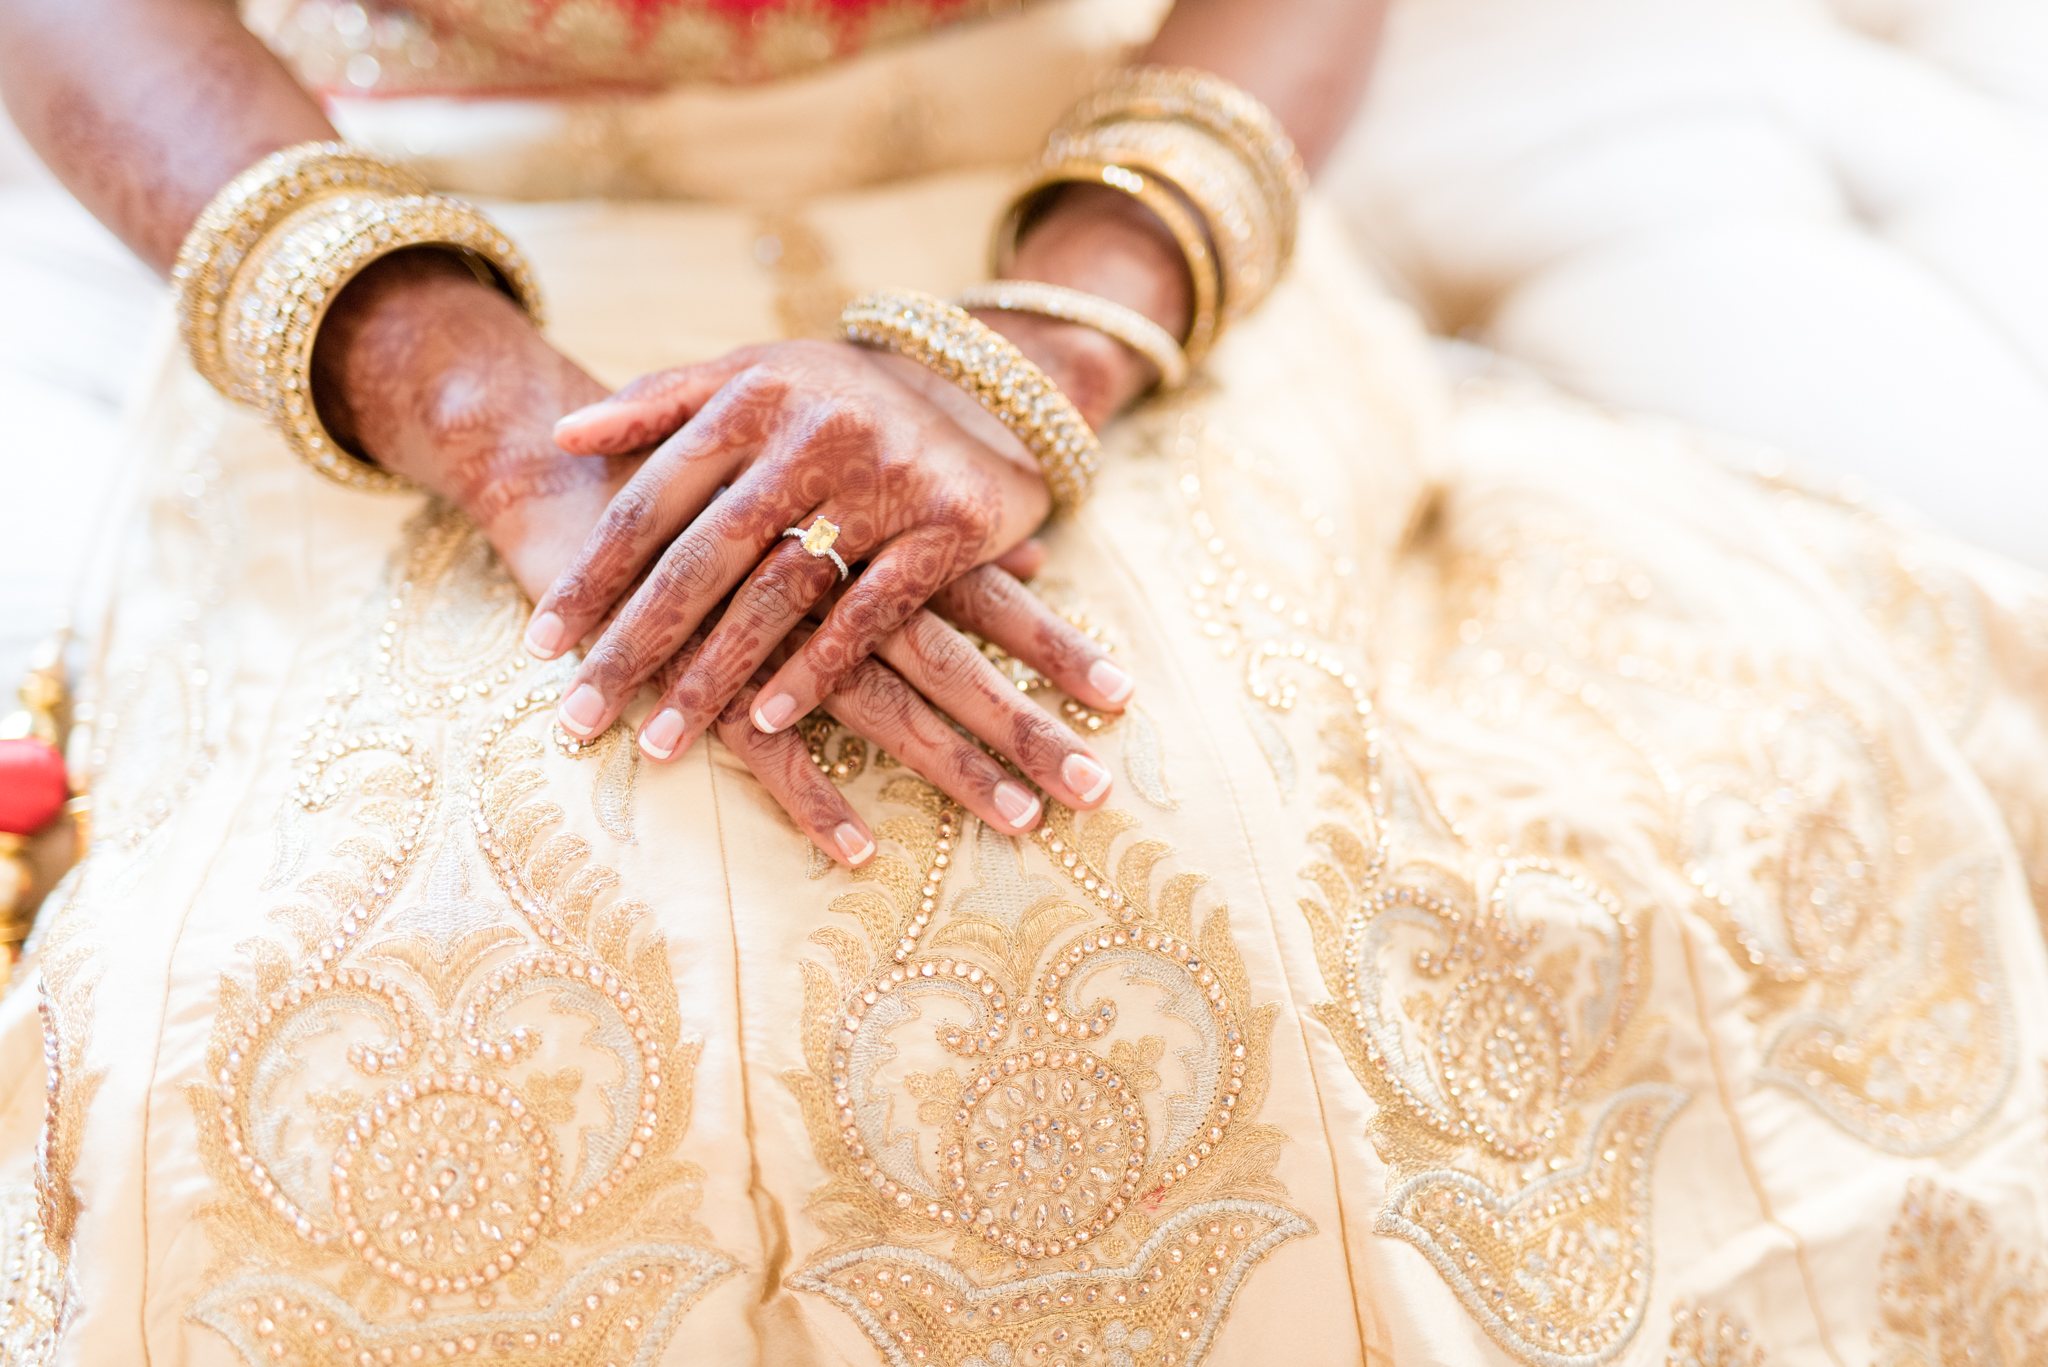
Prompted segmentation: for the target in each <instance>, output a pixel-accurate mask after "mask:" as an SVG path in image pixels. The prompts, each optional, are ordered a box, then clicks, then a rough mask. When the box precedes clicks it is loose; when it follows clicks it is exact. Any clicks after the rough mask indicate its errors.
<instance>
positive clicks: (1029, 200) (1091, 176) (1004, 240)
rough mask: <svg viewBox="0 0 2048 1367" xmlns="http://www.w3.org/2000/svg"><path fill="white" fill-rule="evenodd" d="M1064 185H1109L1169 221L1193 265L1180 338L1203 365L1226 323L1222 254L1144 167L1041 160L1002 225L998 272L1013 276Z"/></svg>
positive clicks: (995, 262)
mask: <svg viewBox="0 0 2048 1367" xmlns="http://www.w3.org/2000/svg"><path fill="white" fill-rule="evenodd" d="M1063 185H1106V186H1108V187H1109V188H1110V189H1112V190H1115V191H1117V192H1119V193H1120V194H1126V195H1129V196H1130V197H1131V198H1133V199H1135V200H1137V201H1138V203H1140V204H1142V205H1144V206H1145V207H1146V208H1147V209H1149V210H1150V211H1151V212H1152V216H1153V217H1155V218H1157V219H1158V220H1159V221H1160V222H1161V223H1162V224H1164V225H1165V227H1166V231H1167V232H1168V233H1169V234H1171V236H1172V237H1173V240H1174V243H1175V244H1176V245H1177V246H1178V247H1179V248H1180V252H1181V257H1182V259H1183V260H1184V261H1186V263H1187V270H1188V283H1189V286H1190V288H1191V292H1192V301H1191V305H1192V306H1191V309H1190V312H1189V316H1188V330H1187V335H1186V336H1184V337H1182V338H1181V339H1180V346H1181V350H1182V352H1183V353H1184V354H1185V355H1186V357H1187V362H1188V364H1189V365H1190V366H1196V365H1200V364H1201V363H1202V358H1203V357H1204V356H1206V355H1208V353H1209V348H1210V346H1211V345H1213V344H1214V342H1215V340H1216V329H1217V325H1218V323H1219V321H1220V314H1219V312H1218V307H1217V305H1218V302H1219V299H1220V296H1221V293H1222V288H1221V287H1222V280H1221V277H1220V276H1219V275H1218V273H1217V268H1216V254H1215V253H1214V252H1212V251H1211V250H1210V249H1209V233H1208V230H1207V229H1206V228H1204V227H1203V226H1202V224H1201V223H1200V222H1199V221H1197V220H1196V218H1195V216H1194V215H1193V214H1191V213H1189V212H1188V210H1187V206H1186V205H1184V204H1183V203H1182V202H1181V200H1180V196H1179V195H1177V194H1175V193H1174V191H1173V189H1172V188H1171V187H1170V186H1168V185H1166V184H1165V183H1164V182H1162V181H1161V180H1158V179H1156V178H1155V177H1153V176H1151V175H1148V174H1147V173H1146V172H1144V171H1143V170H1140V169H1138V168H1136V167H1132V166H1126V165H1123V164H1121V163H1119V162H1117V161H1114V160H1112V159H1109V158H1104V157H1098V156H1092V155H1074V156H1069V157H1062V158H1058V159H1055V160H1050V161H1048V162H1046V163H1043V164H1041V165H1040V166H1039V167H1038V168H1037V170H1036V171H1035V172H1034V173H1033V175H1032V177H1031V179H1030V180H1029V181H1028V182H1026V184H1025V186H1024V188H1023V189H1022V190H1020V191H1018V192H1017V195H1016V197H1015V198H1014V199H1012V200H1011V201H1010V208H1009V211H1008V212H1007V213H1005V214H1004V215H1003V217H1002V219H1001V220H1000V221H999V222H998V223H997V224H996V232H995V241H994V244H993V245H992V247H991V248H990V252H989V260H990V266H991V268H992V269H993V271H994V273H995V274H996V275H997V276H1004V275H1007V274H1008V272H1009V268H1010V263H1011V262H1012V261H1014V260H1015V259H1016V256H1017V244H1018V243H1019V242H1020V241H1021V240H1022V239H1023V235H1024V233H1025V231H1026V230H1027V229H1028V228H1029V227H1030V226H1031V223H1032V221H1033V219H1034V218H1035V217H1036V214H1037V210H1038V208H1039V206H1040V204H1041V203H1042V202H1043V200H1044V198H1045V195H1046V194H1047V192H1048V191H1050V190H1053V189H1055V188H1057V187H1059V186H1063Z"/></svg>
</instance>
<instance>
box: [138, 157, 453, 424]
mask: <svg viewBox="0 0 2048 1367" xmlns="http://www.w3.org/2000/svg"><path fill="white" fill-rule="evenodd" d="M426 188H427V185H426V182H425V181H424V180H422V179H420V177H419V176H418V175H417V174H416V173H414V172H413V171H411V170H409V169H407V168H406V167H404V166H401V165H399V164H398V163H397V162H394V161H390V160H388V159H386V158H384V157H380V156H377V155H376V154H374V153H370V152H362V151H358V150H356V149H354V148H351V147H348V146H346V145H345V144H342V143H338V142H305V143H300V144H298V145H297V146H295V147H287V148H285V149H284V150H283V151H280V152H273V153H271V154H270V155H269V156H267V157H265V158H263V160H261V161H259V162H257V163H256V164H255V165H254V166H251V167H250V168H249V169H248V170H246V171H244V172H242V173H241V174H240V175H238V176H236V177H235V178H234V179H233V180H231V181H229V182H228V183H227V185H226V186H225V187H223V188H222V189H221V191H220V193H219V194H217V195H215V196H214V197H213V200H212V202H210V203H209V204H208V205H207V206H206V208H205V209H204V210H203V211H201V213H200V215H199V218H198V220H197V221H196V222H195V223H194V224H193V225H192V230H191V231H190V232H189V233H187V234H186V235H185V241H184V244H183V245H182V246H180V247H179V248H178V260H177V264H176V265H175V266H173V267H172V268H171V281H172V285H173V287H174V289H175V291H176V295H177V312H178V330H179V332H180V333H181V334H182V335H183V337H184V340H185V350H186V352H187V354H189V355H190V356H191V358H192V366H193V368H194V369H195V370H197V371H198V372H199V373H200V374H201V375H203V376H205V377H206V380H207V383H209V384H211V385H212V386H213V387H214V388H215V389H218V390H219V391H220V392H221V393H223V394H225V395H227V396H228V397H229V398H231V399H235V400H237V401H238V402H241V403H256V402H257V398H256V396H255V394H253V393H251V392H248V391H245V390H239V389H237V388H236V387H235V383H234V381H233V380H232V379H231V378H230V377H229V375H228V374H227V370H226V368H225V366H224V364H223V362H222V360H221V341H220V332H221V324H222V322H223V321H224V318H225V314H224V312H223V309H224V305H225V302H226V297H227V294H228V291H229V290H230V288H231V287H232V286H233V283H234V278H235V274H236V272H237V271H239V270H240V269H241V268H242V266H243V264H244V263H245V262H246V261H247V260H248V257H249V253H250V252H251V251H252V250H253V249H254V248H255V247H256V245H257V243H259V242H261V241H262V240H263V237H264V235H265V234H266V233H268V232H269V231H270V230H271V229H272V228H274V227H275V226H276V225H277V224H278V223H279V222H280V221H281V220H282V219H284V218H285V216H286V215H288V214H291V213H293V212H295V211H297V210H298V209H300V208H302V207H304V205H305V204H306V202H307V201H309V200H313V199H318V198H322V197H325V196H328V195H334V194H341V193H346V192H357V193H361V192H378V193H384V194H394V195H416V194H423V193H425V191H426Z"/></svg>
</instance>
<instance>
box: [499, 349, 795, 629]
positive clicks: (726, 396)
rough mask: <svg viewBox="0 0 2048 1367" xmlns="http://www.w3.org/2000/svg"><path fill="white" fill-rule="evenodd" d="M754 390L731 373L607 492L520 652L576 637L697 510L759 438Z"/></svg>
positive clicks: (539, 606) (537, 609) (537, 610)
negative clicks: (698, 410) (694, 415)
mask: <svg viewBox="0 0 2048 1367" xmlns="http://www.w3.org/2000/svg"><path fill="white" fill-rule="evenodd" d="M759 397H760V395H759V394H758V393H757V387H756V386H755V385H754V384H750V383H749V382H748V380H747V377H746V376H745V375H741V376H737V377H735V378H734V380H733V381H732V382H731V383H729V384H728V385H726V387H725V388H724V389H721V390H720V391H719V393H718V396H717V397H716V398H714V399H713V400H712V401H711V403H710V404H709V405H707V406H706V408H705V409H704V412H703V413H702V414H700V415H699V421H697V422H693V423H691V424H690V425H689V426H687V427H685V428H684V429H683V430H682V431H680V432H678V433H676V434H675V435H674V436H673V437H670V438H669V439H668V440H667V441H665V442H663V443H662V444H661V446H660V447H659V448H658V449H657V450H656V451H655V452H654V454H653V455H651V456H649V457H648V458H647V460H646V462H645V463H644V464H643V465H641V467H640V468H639V470H637V471H635V472H634V475H633V477H632V478H631V479H629V480H627V481H626V484H625V487H624V488H622V489H620V490H619V492H618V493H616V494H614V495H613V496H612V501H611V502H610V503H609V504H607V505H606V506H605V510H604V512H603V514H602V515H600V516H599V518H598V520H597V526H595V527H594V528H592V529H591V532H590V536H589V538H588V539H586V540H585V541H584V543H583V548H582V549H581V550H579V551H578V552H577V553H576V558H575V559H574V560H572V561H571V562H570V564H569V568H568V569H566V570H564V571H563V572H562V573H561V574H560V575H559V576H557V577H556V579H555V582H554V583H553V584H550V585H549V586H548V590H547V592H546V593H543V594H542V595H541V596H540V601H539V602H537V603H535V604H534V605H533V616H532V617H531V618H530V619H529V620H528V622H527V624H526V649H527V650H528V652H530V653H531V654H533V655H536V656H538V657H540V658H541V659H543V660H552V659H554V658H555V657H556V656H557V655H560V654H561V653H562V652H563V651H565V650H567V649H568V648H569V647H570V646H572V645H574V644H575V643H576V642H577V641H580V640H582V639H583V636H584V633H586V632H587V631H589V630H590V629H591V628H592V627H593V626H595V625H596V624H597V622H598V621H599V620H600V619H601V618H602V617H603V616H604V614H605V612H606V611H607V610H608V609H610V608H611V607H612V606H613V605H614V604H616V603H617V602H618V600H619V598H620V597H621V596H622V595H623V594H624V593H625V590H626V586H627V585H628V584H629V583H630V582H631V581H632V579H633V576H634V575H636V574H638V573H640V571H641V570H643V569H644V568H646V566H647V565H648V564H649V563H650V562H652V561H653V560H654V559H655V558H656V557H657V556H659V555H660V554H661V550H662V548H663V547H664V546H667V545H668V544H669V542H670V540H671V539H672V538H673V537H674V536H675V534H676V532H677V531H678V530H680V529H681V528H683V527H685V526H687V525H689V523H690V522H691V520H692V519H694V518H696V517H697V516H698V515H699V514H700V513H701V512H703V510H704V507H705V505H706V504H708V503H710V502H711V496H712V494H713V492H715V491H716V490H717V488H718V487H719V485H721V484H724V483H726V482H727V480H728V478H729V477H730V475H731V473H732V471H733V470H734V469H735V468H736V467H737V465H738V464H739V462H740V460H741V459H742V458H743V457H745V456H746V455H747V454H749V453H750V452H752V451H755V450H757V449H758V448H759V447H760V446H761V444H762V443H763V441H764V440H765V439H766V432H765V430H764V428H763V421H764V418H763V415H762V412H761V408H760V405H759V404H758V403H757V402H756V401H757V399H758V398H759ZM728 492H730V491H728ZM719 502H720V503H721V504H724V503H726V502H727V500H726V499H724V498H721V499H720V500H719ZM730 511H731V510H730V509H729V508H728V509H727V515H728V516H729V515H730ZM750 563H751V562H750ZM684 634H686V635H687V633H684Z"/></svg>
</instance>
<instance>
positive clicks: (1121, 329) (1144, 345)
mask: <svg viewBox="0 0 2048 1367" xmlns="http://www.w3.org/2000/svg"><path fill="white" fill-rule="evenodd" d="M956 302H957V303H958V304H959V305H960V307H961V308H963V309H967V310H970V311H972V310H974V309H998V310H1004V311H1008V312H1013V313H1036V314H1042V315H1043V316H1045V317H1047V318H1058V319H1061V320H1063V321H1065V322H1069V323H1079V324H1080V325H1081V326H1082V327H1087V328H1093V329H1095V331H1097V332H1099V333H1101V334H1103V335H1104V336H1105V337H1109V338H1111V339H1113V340H1115V341H1118V342H1121V343H1123V344H1124V345H1125V346H1127V347H1129V348H1130V349H1131V350H1132V351H1135V352H1137V353H1138V354H1139V355H1140V356H1143V357H1144V358H1145V359H1146V360H1148V361H1150V362H1151V363H1152V364H1153V366H1154V367H1156V368H1157V369H1158V371H1159V388H1161V389H1163V390H1170V389H1178V388H1180V387H1181V385H1182V384H1184V383H1186V381H1187V378H1188V357H1187V353H1186V352H1184V351H1182V350H1181V348H1180V343H1179V342H1177V341H1175V340H1174V339H1173V334H1172V333H1170V332H1168V331H1167V330H1166V329H1165V328H1163V327H1161V326H1159V324H1157V323H1155V322H1153V321H1152V320H1151V319H1150V318H1147V317H1146V316H1145V315H1144V314H1142V313H1140V312H1138V311H1137V310H1136V309H1134V308H1126V307H1124V306H1123V305H1122V304H1119V303H1117V302H1116V301H1115V300H1112V299H1104V298H1103V297H1102V296H1101V295H1099V294H1088V293H1085V292H1083V291H1081V290H1074V289H1068V288H1067V287H1066V286H1064V285H1053V284H1048V283H1047V282H1045V281H1043V280H991V281H989V282H987V283H986V284H981V285H970V286H968V287H967V288H966V289H964V290H962V291H961V292H960V298H959V299H958V300H957V301H956Z"/></svg>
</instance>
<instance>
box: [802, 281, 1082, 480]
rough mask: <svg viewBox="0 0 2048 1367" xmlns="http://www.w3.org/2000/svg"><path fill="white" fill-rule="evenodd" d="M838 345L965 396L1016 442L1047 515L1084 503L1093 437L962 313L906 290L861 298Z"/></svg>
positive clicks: (1067, 406)
mask: <svg viewBox="0 0 2048 1367" xmlns="http://www.w3.org/2000/svg"><path fill="white" fill-rule="evenodd" d="M840 322H841V324H842V325H843V326H844V327H845V329H846V340H847V341H849V342H854V343H856V344H858V345H861V346H871V347H883V348H885V349H887V350H889V351H893V352H895V353H897V354H898V355H899V356H907V357H909V358H910V359H911V360H914V361H916V362H918V363H919V364H920V365H923V366H926V367H928V368H930V369H931V370H932V371H933V372H935V373H937V374H939V375H943V376H944V377H945V378H947V379H949V380H951V381H952V382H953V383H954V384H957V385H959V386H960V388H962V389H964V390H966V391H967V393H968V394H970V395H971V396H973V398H974V400H975V401H976V402H977V403H979V404H980V405H981V406H982V407H983V408H986V409H987V410H988V411H989V412H990V413H991V414H993V415H994V416H995V417H996V419H997V420H998V421H1000V422H1001V423H1002V424H1003V426H1005V427H1007V428H1009V429H1010V431H1011V432H1012V433H1014V434H1015V435H1016V437H1017V440H1019V441H1021V442H1023V443H1024V446H1025V448H1026V449H1027V450H1029V451H1030V452H1031V456H1032V459H1034V460H1036V461H1037V462H1038V468H1039V471H1040V473H1042V474H1043V475H1044V476H1045V487H1046V488H1047V490H1049V491H1050V492H1051V494H1052V507H1053V512H1054V513H1055V514H1071V513H1073V512H1075V511H1076V510H1078V509H1079V508H1080V506H1081V505H1082V504H1083V503H1085V502H1087V500H1088V490H1089V487H1090V486H1091V485H1093V484H1094V482H1095V472H1096V469H1097V468H1098V467H1099V466H1100V465H1101V462H1102V448H1101V446H1100V445H1099V444H1098V443H1097V442H1096V440H1095V433H1094V432H1093V431H1092V430H1090V428H1089V426H1088V422H1087V420H1086V419H1085V418H1083V417H1082V416H1081V412H1080V410H1079V409H1077V408H1075V407H1074V405H1073V404H1072V403H1071V402H1069V401H1068V399H1067V396H1066V395H1064V394H1062V393H1061V392H1060V389H1059V386H1058V385H1056V384H1054V383H1053V382H1052V380H1051V379H1049V378H1048V377H1047V376H1046V373H1045V372H1044V371H1042V370H1040V369H1039V368H1038V367H1037V366H1035V365H1033V364H1032V363H1031V362H1030V360H1029V359H1027V358H1026V357H1025V355H1024V353H1023V352H1021V351H1019V350H1017V348H1016V347H1015V346H1013V345H1011V343H1010V340H1009V339H1008V338H1007V337H1004V336H1003V335H1002V334H1001V333H999V332H997V331H996V330H995V329H994V328H992V327H989V326H988V325H987V324H985V323H983V322H982V321H981V320H980V319H978V318H975V317H974V316H973V315H972V314H970V313H968V312H967V311H966V310H965V309H960V308H955V307H954V306H953V305H951V304H948V303H946V302H945V301H944V300H943V299H934V298H932V297H931V296H930V295H928V294H918V293H916V292H915V291H912V290H889V291H884V292H881V293H878V294H865V295H862V296H861V297H860V298H858V299H856V300H854V301H853V302H852V303H850V304H848V305H847V306H846V311H845V312H844V313H842V314H841V315H840Z"/></svg>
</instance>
